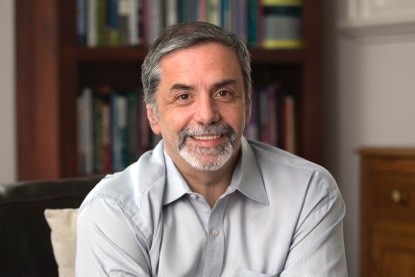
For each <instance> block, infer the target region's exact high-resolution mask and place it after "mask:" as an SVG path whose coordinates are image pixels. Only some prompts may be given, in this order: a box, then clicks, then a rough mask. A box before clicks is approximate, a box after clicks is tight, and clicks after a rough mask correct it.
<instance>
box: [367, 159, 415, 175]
mask: <svg viewBox="0 0 415 277" xmlns="http://www.w3.org/2000/svg"><path fill="white" fill-rule="evenodd" d="M369 168H370V170H371V172H370V174H377V173H387V174H390V175H395V174H396V175H401V174H415V159H414V158H413V157H405V158H401V157H374V158H371V159H370V162H369Z"/></svg>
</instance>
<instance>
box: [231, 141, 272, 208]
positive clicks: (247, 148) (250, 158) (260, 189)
mask: <svg viewBox="0 0 415 277" xmlns="http://www.w3.org/2000/svg"><path fill="white" fill-rule="evenodd" d="M241 149H242V151H241V152H242V154H241V158H240V160H239V162H238V164H237V166H236V168H235V171H234V174H233V177H232V181H231V186H234V187H235V188H236V189H237V190H239V191H240V192H241V193H242V194H243V195H245V196H246V197H248V198H251V199H252V200H254V201H257V202H259V203H262V204H264V205H268V204H269V201H268V196H267V192H266V190H265V184H264V181H263V179H262V174H261V171H260V170H259V166H258V162H257V158H256V155H255V152H254V150H253V149H252V147H251V145H250V144H249V143H248V141H247V140H246V139H245V137H242V138H241Z"/></svg>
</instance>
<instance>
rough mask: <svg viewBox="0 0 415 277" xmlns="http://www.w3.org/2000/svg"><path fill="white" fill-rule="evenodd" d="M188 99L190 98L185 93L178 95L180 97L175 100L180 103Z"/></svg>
mask: <svg viewBox="0 0 415 277" xmlns="http://www.w3.org/2000/svg"><path fill="white" fill-rule="evenodd" d="M189 98H190V96H189V94H187V93H183V94H180V95H179V96H178V97H177V99H178V100H182V101H184V100H188V99H189Z"/></svg>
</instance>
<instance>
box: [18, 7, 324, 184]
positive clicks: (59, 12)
mask: <svg viewBox="0 0 415 277" xmlns="http://www.w3.org/2000/svg"><path fill="white" fill-rule="evenodd" d="M15 11H16V15H15V18H16V45H17V50H16V54H17V56H16V57H17V64H16V69H17V84H16V87H17V121H18V126H17V137H18V179H19V180H23V179H39V178H42V179H43V178H60V177H70V176H76V175H78V173H77V139H76V138H77V134H76V130H77V128H76V126H77V124H76V98H77V95H78V93H79V91H80V90H81V88H83V87H84V86H86V85H90V86H94V85H97V84H99V83H100V82H101V81H102V80H105V81H106V82H107V83H109V84H110V85H112V86H114V87H117V88H119V89H123V88H128V89H129V88H134V87H137V86H138V85H139V83H140V72H139V70H140V64H141V62H142V60H143V58H144V56H145V54H146V47H144V46H137V47H116V48H93V49H92V48H85V47H79V46H78V45H77V43H76V16H75V15H76V1H67V0H30V1H27V0H16V1H15ZM321 19H322V4H321V0H307V1H303V7H302V17H301V21H302V27H303V28H302V38H303V47H302V48H301V49H293V50H263V49H252V68H253V80H254V83H256V84H258V83H263V82H265V81H269V80H273V79H275V80H280V81H281V82H282V83H283V85H284V87H285V88H287V90H289V91H290V94H292V95H293V96H294V97H295V100H296V111H295V113H296V114H295V115H296V122H295V123H296V137H297V139H296V148H297V151H298V154H299V155H301V156H303V157H305V158H307V159H310V160H312V161H315V162H317V163H321V162H322V132H323V128H322V126H323V122H322V110H323V107H322V81H321V80H322V78H321V72H322V68H321V67H322V51H321V45H322V35H321V23H322V22H321Z"/></svg>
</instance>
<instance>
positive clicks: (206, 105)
mask: <svg viewBox="0 0 415 277" xmlns="http://www.w3.org/2000/svg"><path fill="white" fill-rule="evenodd" d="M195 109H196V110H195V120H196V122H197V123H198V124H201V125H209V124H212V123H215V122H218V121H219V119H220V114H219V111H218V107H217V105H216V103H215V100H214V99H213V98H211V97H209V96H203V97H199V99H198V101H197V105H196V106H195Z"/></svg>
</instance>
